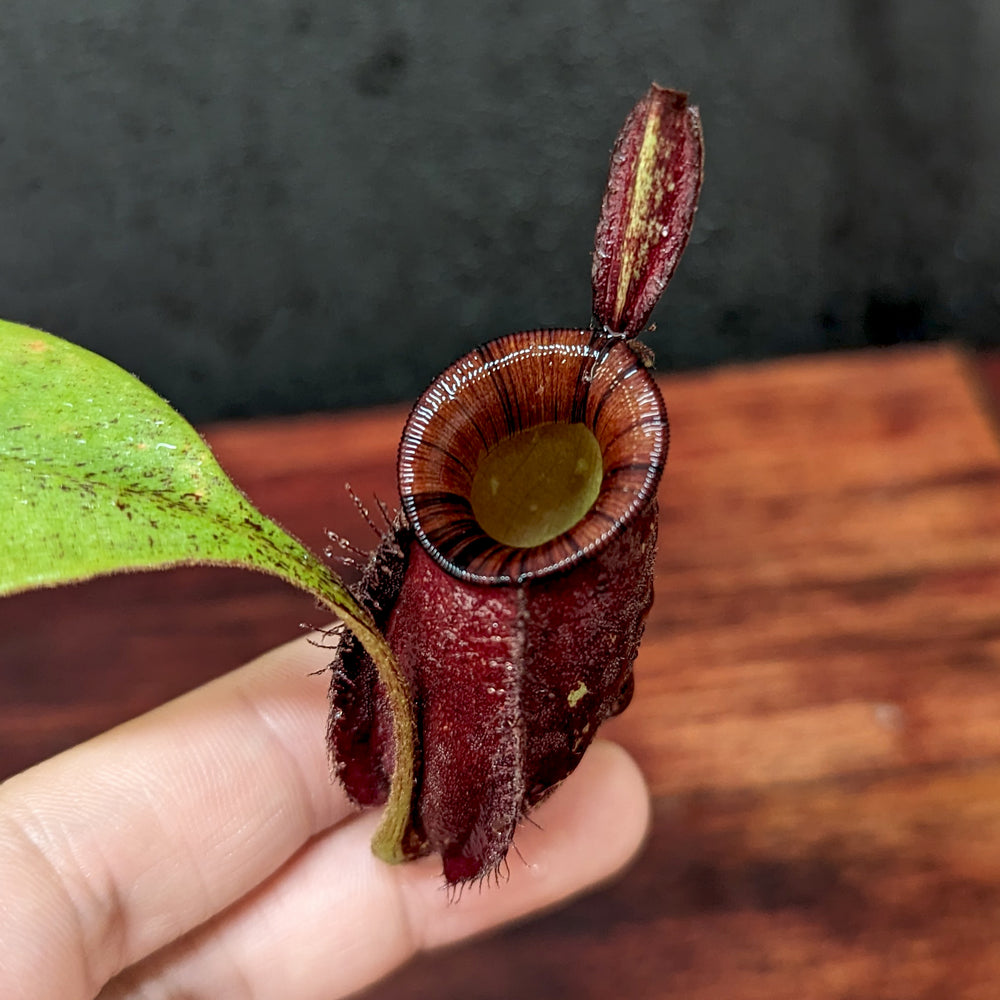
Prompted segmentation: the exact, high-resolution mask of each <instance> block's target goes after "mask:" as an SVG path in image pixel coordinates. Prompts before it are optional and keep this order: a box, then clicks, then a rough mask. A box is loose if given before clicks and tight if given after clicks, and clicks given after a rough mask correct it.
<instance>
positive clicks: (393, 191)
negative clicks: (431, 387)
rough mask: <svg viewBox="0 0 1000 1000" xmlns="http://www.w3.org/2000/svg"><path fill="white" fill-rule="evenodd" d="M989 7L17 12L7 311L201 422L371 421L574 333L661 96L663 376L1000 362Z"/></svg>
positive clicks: (0, 76) (395, 6)
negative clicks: (638, 111)
mask: <svg viewBox="0 0 1000 1000" xmlns="http://www.w3.org/2000/svg"><path fill="white" fill-rule="evenodd" d="M998 64H1000V5H998V4H995V3H991V2H990V0H951V2H949V3H942V2H941V0H827V2H820V0H807V2H802V0H758V2H756V3H754V4H749V3H737V2H722V0H686V2H668V0H659V2H652V3H643V2H634V0H577V2H562V3H556V2H554V0H523V2H518V0H507V2H483V3H470V2H469V0H436V2H431V0H407V2H403V0H396V2H394V3H384V2H377V0H324V2H319V0H315V2H308V0H302V2H278V0H123V2H115V0H95V2H93V3H89V4H84V5H77V4H73V3H69V2H66V0H60V2H58V3H57V2H51V3H40V2H39V0H6V2H5V3H4V12H3V17H2V20H0V165H2V169H0V315H2V316H4V317H6V318H8V319H12V320H17V321H19V322H23V323H28V324H30V325H34V326H39V327H42V328H44V329H48V330H50V331H51V332H53V333H58V334H60V335H62V336H64V337H67V338H69V339H71V340H75V341H77V342H79V343H81V344H84V345H86V346H88V347H90V348H92V349H94V350H97V351H99V352H101V353H102V354H105V355H107V356H108V357H110V358H112V359H113V360H115V361H117V362H118V363H119V364H121V365H123V366H125V367H126V368H128V369H130V370H132V371H134V372H136V373H137V374H138V375H139V376H140V377H141V378H143V379H144V380H145V381H147V382H148V383H150V384H151V385H153V386H154V387H155V388H156V389H157V390H159V391H160V392H161V393H162V394H164V395H165V396H167V397H168V398H169V399H170V400H171V401H172V402H173V403H174V404H175V405H176V406H178V407H179V408H180V409H181V410H182V412H184V413H185V414H186V415H188V416H189V417H191V418H193V419H197V420H205V419H210V418H215V417H221V416H236V415H250V414H258V413H278V412H296V411H302V410H309V409H317V408H340V407H346V406H354V405H362V404H370V403H376V402H387V401H390V400H400V399H406V398H410V397H412V396H414V395H415V394H416V393H417V392H419V391H420V390H421V389H422V388H423V387H424V386H425V385H426V383H427V382H428V381H429V380H430V378H431V377H432V376H433V375H434V374H435V373H436V372H437V371H438V370H439V369H441V368H442V367H444V366H445V365H446V364H447V363H448V362H450V361H451V360H453V358H455V357H456V356H457V355H459V354H461V353H463V352H464V351H465V350H467V349H468V348H470V347H472V346H473V345H474V344H475V343H477V342H480V341H482V340H486V339H489V338H491V337H494V336H498V335H500V334H503V333H507V332H509V331H511V330H514V329H519V328H525V327H532V326H541V325H570V326H572V325H586V323H587V322H588V320H589V316H590V301H589V297H590V290H589V267H590V265H589V254H590V249H591V240H592V235H593V228H594V224H595V221H596V217H597V210H598V206H599V201H600V195H601V190H602V187H603V183H604V177H605V172H606V169H607V158H608V152H609V149H610V146H611V143H612V141H613V138H614V135H615V133H616V131H617V129H618V127H619V125H620V124H621V122H622V120H623V118H624V116H625V114H626V112H627V111H628V109H629V107H630V106H631V104H632V103H633V101H634V100H635V99H636V98H638V96H639V95H640V94H641V93H642V92H643V91H644V90H645V89H646V87H647V86H648V83H649V81H650V80H652V79H655V80H657V81H658V82H660V83H662V84H664V85H669V86H674V87H679V88H682V89H686V90H689V91H690V92H691V95H692V99H693V101H694V102H695V103H697V104H698V105H700V107H701V110H702V116H703V119H704V128H705V134H706V145H707V153H706V181H705V187H704V191H703V196H702V202H701V210H700V212H699V215H698V219H697V222H696V226H695V233H694V236H693V237H692V241H691V244H690V246H689V248H688V250H687V253H686V256H685V259H684V260H683V262H682V264H681V266H680V269H679V270H678V272H677V276H676V278H675V279H674V281H673V283H672V285H671V287H670V289H669V290H668V292H667V294H666V296H665V299H664V302H663V304H662V305H661V306H660V307H659V308H658V309H657V311H656V312H655V313H654V320H655V321H656V322H657V326H658V330H657V331H656V333H655V334H652V335H651V336H650V337H648V338H647V339H648V340H649V341H650V343H651V345H652V346H653V347H654V348H655V350H656V352H657V357H658V367H660V368H661V369H667V370H669V369H676V368H685V367H692V366H705V365H712V364H716V363H718V362H723V361H728V360H739V359H752V358H760V357H765V356H769V355H780V354H789V353H801V352H811V351H818V350H826V349H842V348H852V347H858V346H861V345H865V344H876V345H884V344H891V343H896V342H900V341H914V340H924V339H934V338H939V337H948V338H955V339H959V340H962V341H964V342H966V343H969V344H972V345H980V346H981V345H987V344H998V343H1000V324H998V322H997V320H998V313H1000V278H998V276H997V273H996V268H995V263H994V262H995V261H996V260H997V258H998V250H1000V225H998V223H1000V182H998V178H1000V87H998V82H1000V80H998V78H1000V72H998V70H997V66H998Z"/></svg>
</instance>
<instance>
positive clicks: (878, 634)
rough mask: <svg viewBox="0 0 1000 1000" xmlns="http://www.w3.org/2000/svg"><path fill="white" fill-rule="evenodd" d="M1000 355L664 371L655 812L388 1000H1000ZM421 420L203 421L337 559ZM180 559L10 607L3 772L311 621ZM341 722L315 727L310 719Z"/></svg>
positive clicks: (887, 356) (627, 727)
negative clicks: (631, 858)
mask: <svg viewBox="0 0 1000 1000" xmlns="http://www.w3.org/2000/svg"><path fill="white" fill-rule="evenodd" d="M991 379H992V383H993V385H994V386H1000V364H998V363H996V362H992V363H991V362H988V361H982V360H977V359H974V358H971V357H968V356H965V355H963V354H962V353H960V352H958V351H956V350H954V349H952V348H948V347H927V348H919V349H912V350H894V351H886V352H879V353H864V354H855V355H842V356H837V357H825V358H821V359H800V360H791V361H782V362H778V363H774V364H768V365H762V366H755V367H749V368H731V369H724V370H720V371H716V372H710V373H705V374H695V375H681V376H672V377H665V378H664V379H663V380H662V384H663V389H664V394H665V397H666V399H667V402H668V406H669V408H670V412H671V420H672V429H673V444H672V454H671V458H670V462H669V463H668V468H667V475H666V477H665V480H664V485H663V488H662V492H661V504H662V508H663V527H662V530H661V551H660V556H659V563H658V575H657V580H656V588H657V596H656V602H655V605H654V608H653V611H652V614H651V616H650V620H649V625H648V628H647V634H646V639H645V642H644V645H643V649H642V653H641V655H640V659H639V662H638V664H637V667H636V677H637V694H636V698H635V701H634V702H633V705H632V707H631V708H630V709H629V711H628V712H627V713H626V714H625V715H624V716H623V717H621V718H620V719H617V720H615V721H614V722H612V723H611V724H609V725H608V727H607V728H606V730H605V732H606V734H607V735H609V736H613V737H615V738H616V739H618V740H620V741H621V742H622V743H624V744H625V745H626V746H627V747H628V748H629V749H630V750H631V751H632V753H633V754H634V755H635V756H636V757H637V758H638V760H639V761H640V762H641V764H642V767H643V768H644V770H645V772H646V774H647V775H648V777H649V781H650V783H651V785H652V789H653V793H654V796H655V825H654V828H653V831H652V835H651V837H650V840H649V843H648V846H647V848H646V850H645V852H644V854H643V855H642V857H641V858H640V859H639V861H638V863H637V864H636V865H635V867H634V868H633V869H632V870H631V871H630V872H629V873H628V874H627V875H626V876H625V877H624V878H623V879H622V880H621V881H619V882H617V883H615V884H613V885H611V886H609V887H607V888H605V889H603V890H601V891H599V892H597V893H594V894H592V895H590V896H589V897H586V898H584V899H581V900H579V901H577V902H576V903H574V904H573V905H571V906H570V907H569V908H567V909H564V910H561V911H559V912H557V913H553V914H550V915H548V916H545V917H543V918H541V919H537V920H534V921H532V922H530V923H527V924H524V925H522V926H519V927H516V928H513V929H510V930H507V931H505V932H504V933H501V934H499V935H497V936H495V937H492V938H490V939H488V940H484V941H481V942H476V943H473V944H471V945H468V946H464V947H461V948H458V949H455V950H453V951H451V952H448V953H444V954H440V955H435V956H433V957H427V958H424V959H421V960H419V961H417V962H415V963H414V964H412V965H411V966H409V967H408V968H407V969H405V970H403V971H402V972H401V973H399V974H397V975H396V976H395V977H394V978H392V979H390V980H389V981H387V982H386V983H384V984H382V985H381V986H379V987H377V988H375V989H374V990H373V991H371V993H370V996H371V997H376V998H401V997H434V998H439V997H449V998H450V997H454V998H463V1000H466V998H476V1000H491V998H497V1000H499V998H512V997H521V998H533V997H546V998H547V997H559V996H567V997H570V996H572V997H580V996H584V997H600V998H605V997H626V998H667V997H678V998H680V997H683V998H685V1000H699V998H705V1000H708V998H712V1000H719V998H725V1000H747V998H754V1000H756V998H767V1000H780V998H789V1000H803V998H824V1000H826V998H829V1000H833V998H838V1000H846V998H875V997H877V998H899V1000H912V998H920V1000H931V998H939V997H940V998H942V1000H944V998H948V1000H953V998H958V997H962V998H966V997H968V998H973V997H976V998H980V997H981V998H984V1000H986V998H989V1000H995V998H996V997H997V996H1000V446H998V435H997V425H996V423H994V417H995V414H994V413H993V412H992V410H991V407H992V400H993V399H995V398H996V396H995V395H994V396H991V395H990V392H989V390H988V388H987V387H988V385H989V384H990V381H991ZM403 416H404V413H403V411H402V410H399V409H393V410H387V411H378V412H372V413H365V414H355V415H346V416H330V417H304V418H301V419H290V420H273V421H261V422H255V423H247V424H233V425H223V426H218V427H214V428H209V430H208V436H209V438H210V440H211V442H212V443H213V445H214V446H215V448H216V450H217V453H218V454H219V456H220V458H221V460H222V463H223V465H224V466H226V467H227V468H228V469H229V470H230V472H231V473H232V474H233V475H234V478H235V479H236V481H237V482H238V483H240V484H241V485H243V486H244V488H245V489H246V490H247V492H248V493H249V494H250V496H251V497H252V498H253V499H254V500H255V501H256V502H257V503H258V504H259V506H261V507H262V508H263V510H265V511H266V512H267V513H269V514H271V515H273V516H276V517H277V518H278V519H279V520H281V521H282V522H284V523H285V524H286V526H287V527H289V528H290V529H291V530H292V531H294V532H295V533H296V534H298V535H299V536H300V537H302V538H304V539H305V540H306V541H307V542H308V543H310V544H312V545H313V546H314V547H316V548H322V545H323V536H322V529H323V528H324V527H336V528H337V529H338V530H340V531H348V532H349V531H351V530H352V528H354V527H355V526H356V527H357V530H356V531H354V534H355V536H356V537H358V538H363V536H364V529H363V528H362V527H361V526H360V522H359V521H358V519H357V515H356V514H355V512H354V510H353V507H352V504H351V501H350V499H349V498H348V497H347V495H346V494H345V492H344V490H343V486H342V484H343V482H344V481H345V480H349V481H350V482H351V483H352V484H353V486H354V488H355V489H356V490H357V491H358V492H359V493H360V494H362V495H363V496H370V495H371V494H372V492H373V491H377V492H378V493H380V494H381V495H382V496H383V497H388V498H391V497H392V496H393V495H394V490H393V483H392V475H393V469H392V467H393V460H394V452H395V446H396V441H397V436H398V432H399V428H400V425H401V422H402V419H403ZM315 616H316V612H314V611H313V608H312V606H311V604H310V602H309V600H308V599H307V598H304V597H302V596H300V595H298V594H297V593H295V592H293V591H291V590H290V589H287V588H285V587H283V586H282V585H281V584H279V583H277V582H275V581H273V580H270V579H268V578H265V577H259V578H258V577H255V576H252V575H250V574H243V573H239V572H236V571H232V572H230V571H224V570H184V571H176V572H172V573H169V574H162V575H141V576H134V577H129V578H119V579H108V580H101V581H96V582H94V583H91V584H88V585H86V586H84V587H78V588H74V589H70V590H63V591H50V592H43V593H34V594H27V595H21V596H19V597H16V598H11V599H8V600H6V601H3V602H0V635H2V640H0V642H2V645H0V657H2V660H0V777H2V776H3V774H6V773H10V772H13V771H16V770H18V769H20V768H23V767H25V766H27V765H29V764H31V763H32V762H34V761H36V760H39V759H41V758H43V757H45V756H47V755H49V754H52V753H54V752H56V751H58V750H60V749H62V748H63V747H66V746H68V745H70V744H72V743H74V742H76V741H79V740H81V739H84V738H85V737H87V736H89V735H91V734H93V733H95V732H98V731H100V730H101V729H104V728H106V727H107V726H110V725H112V724H114V723H116V722H118V721H120V720H123V719H125V718H127V717H130V716H132V715H134V714H136V713H138V712H141V711H143V710H145V709H148V708H150V707H151V706H154V705H156V704H158V703H160V702H162V701H164V700H165V699H167V698H170V697H172V696H174V695H176V694H178V693H179V692H181V691H183V690H186V689H187V688H190V687H192V686H194V685H196V684H198V683H201V682H202V681H204V680H206V679H207V678H209V677H211V676H214V675H216V674H219V673H221V672H223V671H225V670H228V669H229V668H231V667H234V666H236V665H237V664H239V663H240V662H242V661H244V660H246V659H248V658H250V657H252V656H253V655H255V654H257V653H259V652H260V651H262V650H263V649H265V648H267V647H268V646H269V645H272V644H275V643H278V642H280V641H283V640H284V639H286V638H288V637H289V636H291V635H294V634H295V633H296V631H297V625H298V623H299V622H300V621H314V620H315ZM317 738H318V739H320V738H322V734H321V733H320V734H317Z"/></svg>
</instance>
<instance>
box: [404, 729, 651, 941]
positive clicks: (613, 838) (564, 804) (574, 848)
mask: <svg viewBox="0 0 1000 1000" xmlns="http://www.w3.org/2000/svg"><path fill="white" fill-rule="evenodd" d="M650 816H651V805H650V798H649V790H648V787H647V785H646V781H645V778H644V777H643V775H642V772H641V771H640V770H639V767H638V765H637V764H636V762H635V761H634V760H633V759H632V757H631V756H630V755H629V754H628V752H627V751H626V750H624V749H623V748H622V747H620V746H619V745H618V744H615V743H610V742H606V741H603V740H599V741H597V742H595V743H594V744H593V745H592V746H591V747H590V749H589V750H588V751H587V753H586V755H585V756H584V758H583V760H582V761H581V762H580V765H579V767H578V768H577V769H576V771H574V772H573V774H572V775H570V776H569V777H568V778H567V779H566V780H565V781H564V782H563V784H562V785H561V786H560V787H559V788H558V789H557V790H556V791H555V792H554V793H553V795H552V797H551V798H550V799H548V800H546V801H545V802H544V803H542V805H540V806H539V807H538V808H537V809H536V810H534V811H533V812H532V813H531V815H530V817H529V818H528V820H527V821H525V822H524V823H522V825H521V827H520V828H519V830H518V832H517V835H516V836H515V838H514V848H513V850H512V851H511V852H510V854H509V855H508V859H507V866H506V867H507V869H508V871H507V873H506V874H507V877H506V878H501V879H500V880H499V882H498V884H490V885H484V886H483V887H482V889H481V891H474V892H464V893H461V894H459V895H458V898H457V901H456V899H455V895H454V894H447V893H443V892H442V891H441V890H442V878H441V875H440V864H439V863H438V865H437V866H436V867H435V868H434V869H433V870H431V869H430V868H429V867H428V865H427V863H426V862H423V863H418V864H415V865H409V866H403V867H401V868H399V869H396V872H397V877H398V878H399V880H400V891H401V896H402V898H403V900H404V904H405V906H406V908H407V911H408V915H409V922H410V927H411V928H412V931H413V934H414V937H415V939H416V943H417V944H418V946H420V947H423V948H436V947H440V946H443V945H447V944H452V943H454V942H456V941H459V940H461V939H463V938H467V937H470V936H473V935H476V934H479V933H482V932H484V931H487V930H490V929H492V928H494V927H498V926H500V925H501V924H504V923H507V922H509V921H512V920H517V919H519V918H522V917H524V916H526V915H528V914H531V913H536V912H538V911H540V910H544V909H547V908H549V907H551V906H554V905H556V904H558V903H561V902H565V901H566V900H568V899H570V898H572V897H573V896H576V895H578V894H580V893H582V892H585V891H588V890H591V889H593V888H595V887H597V886H599V885H600V884H601V883H603V882H605V881H607V880H608V879H609V878H611V877H612V876H614V875H615V874H617V873H618V872H620V871H621V870H622V869H623V868H625V867H626V866H627V865H628V864H629V862H630V861H632V859H633V858H634V857H635V856H636V854H637V853H638V852H639V850H640V848H641V847H642V845H643V843H644V841H645V839H646V835H647V832H648V830H649V825H650Z"/></svg>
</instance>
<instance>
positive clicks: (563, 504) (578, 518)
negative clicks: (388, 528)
mask: <svg viewBox="0 0 1000 1000" xmlns="http://www.w3.org/2000/svg"><path fill="white" fill-rule="evenodd" d="M668 440H669V429H668V424H667V414H666V408H665V406H664V404H663V399H662V397H661V396H660V392H659V389H658V388H657V386H656V382H655V381H654V379H653V378H652V376H651V375H650V373H649V372H648V371H647V369H646V368H645V366H644V365H643V364H642V362H641V361H640V360H639V358H638V357H637V356H636V354H635V352H634V351H633V350H632V348H631V347H630V346H629V345H628V344H627V343H626V342H625V341H624V340H622V339H621V338H618V337H609V336H607V335H605V334H603V333H592V332H591V331H589V330H564V329H560V330H532V331H525V332H522V333H514V334H510V335H509V336H506V337H501V338H500V339H498V340H494V341H491V342H490V343H488V344H485V345H483V346H482V347H479V348H477V349H476V350H474V351H471V352H470V353H469V354H467V355H466V356H465V357H463V358H460V359H459V360H458V361H456V362H455V363H454V364H453V365H451V366H450V367H449V368H448V369H447V370H446V371H444V372H443V373H442V374H441V375H440V376H438V378H437V379H435V380H434V382H433V383H432V384H431V385H430V387H429V388H428V389H427V390H426V392H424V394H423V395H422V396H421V397H420V399H419V400H418V401H417V403H416V405H415V406H414V408H413V410H412V411H411V413H410V416H409V418H408V419H407V422H406V426H405V427H404V430H403V436H402V439H401V441H400V446H399V462H398V474H399V492H400V497H401V499H402V507H403V511H404V513H405V515H406V517H407V520H408V521H409V523H410V525H411V527H412V528H413V530H414V533H415V534H416V537H417V538H418V539H419V541H420V543H421V545H423V547H424V548H425V549H426V551H427V552H428V554H429V555H430V556H431V558H432V559H434V560H435V562H437V563H438V564H439V565H440V566H441V567H442V568H443V569H445V570H446V571H447V572H448V573H450V574H452V575H453V576H456V577H458V578H459V579H462V580H465V581H467V582H470V583H477V584H492V585H504V584H514V583H522V582H524V581H527V580H531V579H534V578H537V577H543V576H547V575H550V574H553V573H558V572H562V571H564V570H566V569H568V568H570V567H571V566H573V565H574V564H576V563H578V562H580V561H582V560H585V559H588V558H590V557H591V556H593V555H594V554H595V553H596V552H598V551H599V550H600V549H602V548H603V547H604V546H605V545H607V544H608V542H609V541H611V539H612V538H614V537H615V536H616V535H617V534H618V533H619V532H621V531H622V530H623V529H624V528H625V527H626V526H627V525H628V524H629V523H630V522H631V521H632V520H633V518H634V517H635V516H636V515H637V514H638V513H639V511H641V510H642V509H643V507H645V505H646V504H647V503H648V502H649V500H650V499H651V498H652V497H653V496H654V495H655V493H656V488H657V486H658V484H659V480H660V476H661V474H662V471H663V464H664V462H665V460H666V455H667V445H668Z"/></svg>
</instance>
